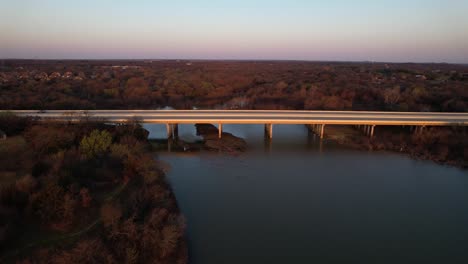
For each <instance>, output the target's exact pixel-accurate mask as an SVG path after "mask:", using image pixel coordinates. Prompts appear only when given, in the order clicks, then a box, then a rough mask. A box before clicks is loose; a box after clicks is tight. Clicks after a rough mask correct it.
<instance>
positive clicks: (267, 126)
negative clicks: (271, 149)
mask: <svg viewBox="0 0 468 264" xmlns="http://www.w3.org/2000/svg"><path fill="white" fill-rule="evenodd" d="M265 136H267V137H268V138H269V139H272V138H273V124H265Z"/></svg>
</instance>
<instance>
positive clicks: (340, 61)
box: [0, 58, 468, 65]
mask: <svg viewBox="0 0 468 264" xmlns="http://www.w3.org/2000/svg"><path fill="white" fill-rule="evenodd" d="M0 60H2V61H13V60H24V61H27V60H32V61H204V62H209V61H232V62H236V61H237V62H256V61H260V62H328V63H377V64H379V63H386V64H449V65H468V62H430V61H426V62H415V61H373V60H307V59H303V60H300V59H189V58H171V59H167V58H166V59H158V58H145V59H128V58H127V59H124V58H92V59H91V58H79V59H78V58H73V59H72V58H0Z"/></svg>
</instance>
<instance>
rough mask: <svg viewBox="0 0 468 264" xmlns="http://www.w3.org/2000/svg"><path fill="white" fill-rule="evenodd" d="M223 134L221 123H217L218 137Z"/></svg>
mask: <svg viewBox="0 0 468 264" xmlns="http://www.w3.org/2000/svg"><path fill="white" fill-rule="evenodd" d="M222 135H223V124H221V123H219V125H218V138H221V136H222Z"/></svg>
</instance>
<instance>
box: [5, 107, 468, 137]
mask: <svg viewBox="0 0 468 264" xmlns="http://www.w3.org/2000/svg"><path fill="white" fill-rule="evenodd" d="M4 111H6V110H4ZM8 112H11V113H13V114H16V115H18V116H29V117H34V118H38V119H39V120H41V121H54V122H77V121H80V120H83V119H86V120H96V121H103V122H108V123H126V122H134V121H136V122H140V123H160V124H166V127H167V135H168V137H171V136H174V133H176V132H177V130H178V129H177V124H195V123H210V124H218V128H219V137H221V135H222V126H223V124H264V125H265V133H266V135H268V137H269V138H272V137H273V125H275V124H301V125H308V126H309V128H311V129H312V130H313V131H314V132H315V133H316V134H318V135H319V136H320V138H323V136H324V130H325V126H326V125H354V126H356V127H358V128H360V129H362V130H363V131H364V132H365V133H366V135H368V136H369V137H373V135H374V130H375V127H376V126H409V127H410V129H411V130H413V131H415V132H419V131H421V130H422V129H423V128H424V127H426V126H468V113H440V112H377V111H302V110H40V111H38V110H11V111H8Z"/></svg>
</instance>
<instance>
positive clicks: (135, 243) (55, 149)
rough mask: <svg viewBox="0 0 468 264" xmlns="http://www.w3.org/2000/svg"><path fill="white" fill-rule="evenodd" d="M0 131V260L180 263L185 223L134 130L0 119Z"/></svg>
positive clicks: (184, 259) (142, 136) (141, 131)
mask: <svg viewBox="0 0 468 264" xmlns="http://www.w3.org/2000/svg"><path fill="white" fill-rule="evenodd" d="M0 129H1V130H3V131H5V133H6V134H7V135H8V138H7V139H5V140H2V141H0V157H1V158H0V262H2V263H4V262H18V261H19V263H171V264H172V263H186V262H187V249H186V244H185V238H184V228H185V223H184V219H183V218H182V217H181V216H180V214H179V211H178V208H177V204H176V201H175V197H174V196H173V194H172V192H171V190H170V187H169V185H168V184H167V183H166V180H165V177H164V173H163V171H162V169H161V168H162V166H161V165H158V161H157V160H155V158H154V155H153V154H152V153H150V150H149V147H150V145H149V144H148V142H147V139H146V138H147V131H146V130H144V129H142V128H141V127H140V126H139V125H138V124H130V125H120V126H106V125H103V124H97V123H88V122H81V123H78V124H66V125H57V124H44V123H41V124H39V123H36V122H34V121H31V120H29V119H27V118H18V117H15V116H12V115H8V114H2V115H1V116H0Z"/></svg>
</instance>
